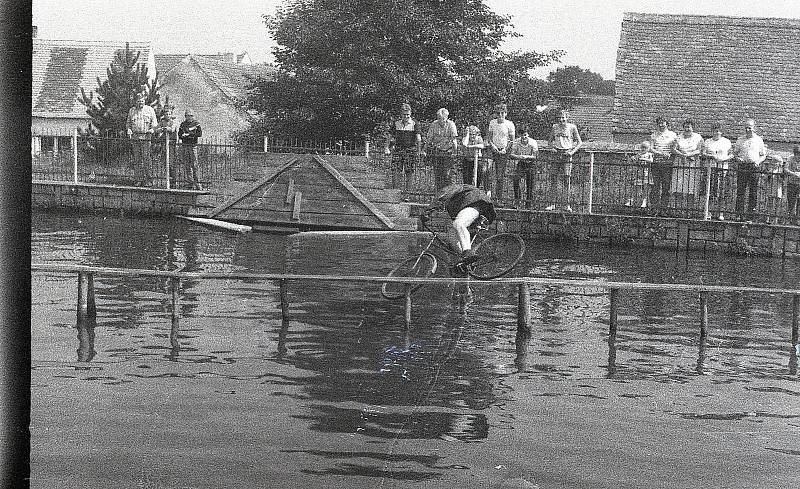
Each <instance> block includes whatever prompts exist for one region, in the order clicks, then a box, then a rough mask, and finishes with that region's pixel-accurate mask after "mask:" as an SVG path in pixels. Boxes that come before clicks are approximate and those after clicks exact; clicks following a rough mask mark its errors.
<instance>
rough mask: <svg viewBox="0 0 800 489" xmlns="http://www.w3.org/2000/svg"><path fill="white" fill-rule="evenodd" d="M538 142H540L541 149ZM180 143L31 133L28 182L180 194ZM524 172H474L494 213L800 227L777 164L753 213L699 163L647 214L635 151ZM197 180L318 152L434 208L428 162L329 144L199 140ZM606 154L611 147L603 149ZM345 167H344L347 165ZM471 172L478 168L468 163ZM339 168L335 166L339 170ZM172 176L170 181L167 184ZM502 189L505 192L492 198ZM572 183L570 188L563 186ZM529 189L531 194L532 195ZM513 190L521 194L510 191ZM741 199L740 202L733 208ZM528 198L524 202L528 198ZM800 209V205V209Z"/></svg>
mask: <svg viewBox="0 0 800 489" xmlns="http://www.w3.org/2000/svg"><path fill="white" fill-rule="evenodd" d="M540 144H541V143H540ZM180 146H181V144H180V143H179V142H177V141H175V136H174V135H171V139H169V140H168V139H167V137H166V136H162V137H159V138H153V139H152V140H151V141H150V143H149V147H150V151H149V158H146V161H143V162H142V161H135V160H134V152H133V148H132V143H131V141H130V140H128V139H124V138H101V137H92V136H84V135H81V134H79V133H78V132H77V130H76V131H74V132H73V133H72V134H60V133H36V134H34V135H33V144H32V149H33V151H32V153H33V154H32V162H33V169H32V170H33V178H34V179H37V180H56V181H73V182H94V183H104V184H111V185H115V184H118V185H132V184H136V183H137V180H138V176H139V174H140V173H141V172H142V168H140V167H141V166H145V167H146V168H145V169H144V170H145V173H147V174H149V175H150V176H151V177H152V183H151V184H152V186H154V187H159V188H184V187H188V182H187V180H186V178H185V177H183V176H182V175H183V171H184V168H185V162H183V161H181V160H182V158H181V154H182V152H181V147H180ZM541 146H542V150H541V151H540V156H539V158H538V159H537V160H535V161H534V162H533V164H532V165H531V166H530V169H529V170H527V171H524V172H518V171H517V162H516V161H515V160H509V161H508V163H507V165H506V168H505V171H504V172H503V174H502V175H498V174H497V173H496V169H497V168H496V165H495V164H494V162H493V161H492V160H491V159H490V158H488V157H486V156H482V157H480V158H479V161H478V167H480V168H482V167H486V168H488V169H489V171H488V173H487V174H486V175H484V181H485V182H484V184H483V186H484V188H486V189H487V190H492V193H493V199H494V200H495V201H496V202H497V203H498V204H499V205H500V206H508V207H517V208H522V209H525V208H527V209H532V210H557V211H564V210H571V211H573V212H579V213H612V214H629V215H650V214H654V213H655V212H656V210H658V211H659V212H660V214H661V215H667V216H672V217H682V218H694V219H709V218H714V219H716V218H719V217H720V216H723V218H724V219H727V220H732V219H741V220H753V221H761V222H768V223H774V224H789V225H800V221H798V217H797V216H798V214H799V213H800V209H797V210H796V211H794V213H792V212H791V209H790V208H789V207H790V205H791V204H793V203H790V202H788V199H787V193H788V192H787V190H788V189H787V185H788V181H787V179H786V178H785V177H784V175H783V172H782V167H781V165H780V160H779V159H777V158H768V159H767V161H766V162H765V164H764V165H762V168H761V169H760V170H759V171H757V172H756V174H755V178H754V180H755V182H756V184H757V191H756V203H755V210H754V211H750V212H748V209H746V207H747V199H748V196H747V195H745V193H744V192H739V189H738V188H737V186H738V180H739V179H738V178H737V176H738V175H737V168H736V164H735V163H733V162H731V164H730V168H729V169H728V170H725V171H716V169H713V170H710V169H709V165H708V164H707V163H706V161H705V160H700V161H697V162H696V161H685V160H680V159H676V160H675V161H674V162H673V166H672V170H671V181H670V188H669V190H670V191H669V196H668V198H667V199H666V201H665V202H663V204H662V205H661V206H660V208H659V209H655V208H654V206H653V200H652V198H651V197H652V196H651V195H650V194H651V193H652V192H651V190H652V168H649V167H645V166H641V165H639V164H638V163H637V162H636V161H633V160H632V159H631V156H632V155H633V154H634V153H633V150H634V146H633V145H624V144H608V143H603V144H596V145H595V146H596V147H593V146H592V143H588V144H587V145H586V146H585V149H582V150H581V151H579V152H578V153H576V154H575V156H574V157H573V162H572V171H571V176H570V178H569V181H568V182H567V181H565V177H564V176H563V173H564V166H563V163H562V162H561V161H560V160H559V159H557V158H555V154H554V153H553V152H552V151H549V150H548V148H547V147H546V145H544V144H541ZM196 147H197V153H198V164H197V166H198V173H199V180H200V182H201V184H202V185H203V187H204V188H210V189H212V190H213V189H215V188H221V187H224V186H225V185H226V184H227V183H228V182H230V181H232V180H234V179H235V178H236V177H237V175H242V174H245V173H247V172H248V171H249V170H252V169H253V168H258V169H259V170H260V171H261V172H262V173H263V166H264V165H265V164H268V163H266V162H265V159H264V155H265V154H269V153H299V154H309V153H311V154H320V155H331V156H349V157H361V158H365V159H366V161H367V163H368V164H369V166H370V168H371V169H372V170H373V171H374V172H377V173H378V174H383V175H385V179H386V185H387V186H389V187H394V188H401V189H403V190H404V197H405V198H406V200H408V201H412V202H424V203H427V202H429V201H430V199H431V198H432V196H433V195H434V194H435V192H436V188H435V183H434V182H435V178H434V173H435V172H434V168H433V166H432V163H431V160H430V159H429V158H424V157H419V156H412V157H411V163H412V166H413V171H410V172H408V174H405V173H404V172H403V171H402V169H401V168H398V162H399V159H398V158H396V157H395V155H391V154H389V155H387V154H384V148H383V146H382V145H381V146H380V147H371V146H370V142H369V141H368V140H367V141H366V142H364V143H353V142H347V141H328V142H325V143H319V142H312V141H301V140H296V139H295V140H287V139H281V138H277V137H266V138H263V139H262V140H260V141H255V140H254V141H249V142H245V144H233V143H231V142H230V141H229V140H225V141H220V140H217V139H214V138H203V139H201V142H200V143H198V144H197V145H196ZM608 147H612V148H611V149H608ZM465 162H466V163H469V164H472V163H473V162H472V161H470V158H469V157H467V156H466V155H465V154H458V153H457V154H455V155H453V156H452V158H451V165H449V168H447V173H448V177H447V178H448V181H451V182H472V181H473V177H474V174H466V175H465V174H464V171H463V169H464V163H465ZM345 165H346V164H345ZM472 166H474V164H472ZM340 169H341V168H340ZM167 175H171V178H170V179H168V178H166V176H167ZM498 182H502V187H503V193H502V195H499V194H498ZM567 184H568V185H567ZM528 187H530V190H529V189H528ZM515 189H518V191H516V190H515ZM737 194H742V195H739V196H738V197H739V203H738V206H737ZM528 195H530V198H528ZM796 205H798V207H800V203H797V204H796Z"/></svg>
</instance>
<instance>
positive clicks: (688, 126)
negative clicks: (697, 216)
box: [672, 119, 703, 207]
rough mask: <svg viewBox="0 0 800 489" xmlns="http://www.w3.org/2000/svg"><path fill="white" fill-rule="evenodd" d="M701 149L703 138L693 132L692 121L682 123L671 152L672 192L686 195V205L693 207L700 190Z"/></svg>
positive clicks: (687, 120)
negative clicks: (673, 156) (672, 158)
mask: <svg viewBox="0 0 800 489" xmlns="http://www.w3.org/2000/svg"><path fill="white" fill-rule="evenodd" d="M702 147H703V136H701V135H700V134H698V133H696V132H694V121H692V120H691V119H686V120H685V121H684V122H683V132H682V133H680V134H678V137H677V138H675V143H674V144H673V146H672V152H673V153H674V154H675V167H674V170H675V171H674V172H673V174H672V191H673V192H674V193H676V194H686V195H687V196H688V197H689V199H688V202H687V204H688V205H689V206H690V207H691V206H693V205H694V196H695V195H696V194H697V193H699V190H700V161H699V156H700V150H701V149H702Z"/></svg>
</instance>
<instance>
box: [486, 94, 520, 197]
mask: <svg viewBox="0 0 800 489" xmlns="http://www.w3.org/2000/svg"><path fill="white" fill-rule="evenodd" d="M507 114H508V106H507V105H506V104H498V105H497V106H496V107H495V116H496V117H495V118H494V119H492V120H491V121H489V132H488V134H487V135H486V139H487V140H488V141H489V149H490V150H491V155H490V156H491V158H492V165H493V166H494V175H495V177H494V178H495V187H494V188H495V191H494V196H495V198H496V199H497V200H498V201H499V200H501V199H502V198H503V184H504V181H505V178H506V167H507V166H508V151H509V150H510V149H511V143H513V142H514V139H516V128H515V127H514V123H513V122H511V121H510V120H508V119H506V115H507Z"/></svg>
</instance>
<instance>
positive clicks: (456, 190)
mask: <svg viewBox="0 0 800 489" xmlns="http://www.w3.org/2000/svg"><path fill="white" fill-rule="evenodd" d="M441 208H444V209H445V210H446V211H447V214H448V215H449V216H450V218H451V219H452V220H453V222H452V224H451V225H450V227H449V228H448V229H447V237H448V240H449V241H450V244H451V246H452V247H453V249H454V250H456V251H459V252H460V253H461V254H460V255H459V261H458V263H457V265H456V266H458V265H462V264H463V265H469V264H470V263H474V262H475V261H476V260H477V257H476V256H475V252H474V251H473V250H472V239H471V236H470V233H469V229H468V228H469V226H470V225H472V223H474V222H477V221H478V219H479V218H480V217H481V216H483V217H485V218H486V224H487V225H488V224H491V223H492V221H494V219H495V210H494V204H493V203H492V200H491V198H490V197H489V195H488V194H487V193H486V192H484V191H483V190H481V189H479V188H477V187H475V186H473V185H468V184H453V185H448V186H447V187H445V188H444V189H442V191H441V192H440V193H439V195H438V197H437V198H436V200H434V201H433V202H432V203H431V204H430V205H429V206H428V209H427V210H426V211H425V213H423V215H422V216H421V217H420V219H422V220H423V221H427V220H428V219H429V217H428V216H429V215H430V214H431V213H432V212H434V211H436V210H438V209H441Z"/></svg>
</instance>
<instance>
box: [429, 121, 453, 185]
mask: <svg viewBox="0 0 800 489" xmlns="http://www.w3.org/2000/svg"><path fill="white" fill-rule="evenodd" d="M449 117H450V112H449V111H448V110H447V109H445V108H441V109H439V110H437V111H436V120H435V121H434V122H433V123H432V124H431V125H430V126H429V127H428V134H427V137H426V138H425V153H426V154H427V155H428V158H429V160H430V162H431V166H432V167H433V178H434V181H435V185H436V191H437V192H439V191H440V190H442V189H443V188H445V187H446V186H448V185H450V184H451V183H452V181H451V178H452V172H453V158H454V157H455V154H456V152H457V151H458V141H457V140H458V129H456V124H455V122H453V121H451V120H450V119H449Z"/></svg>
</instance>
